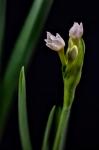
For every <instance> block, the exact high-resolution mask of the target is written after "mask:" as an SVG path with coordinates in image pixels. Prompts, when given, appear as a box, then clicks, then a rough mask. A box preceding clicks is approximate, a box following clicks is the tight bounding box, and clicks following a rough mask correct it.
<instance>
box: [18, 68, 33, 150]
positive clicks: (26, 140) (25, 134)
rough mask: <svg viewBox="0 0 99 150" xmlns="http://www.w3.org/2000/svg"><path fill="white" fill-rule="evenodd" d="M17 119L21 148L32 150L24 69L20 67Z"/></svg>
mask: <svg viewBox="0 0 99 150" xmlns="http://www.w3.org/2000/svg"><path fill="white" fill-rule="evenodd" d="M18 118H19V130H20V137H21V144H22V148H23V150H32V146H31V142H30V136H29V128H28V119H27V108H26V83H25V74H24V67H22V69H21V72H20V77H19V89H18Z"/></svg>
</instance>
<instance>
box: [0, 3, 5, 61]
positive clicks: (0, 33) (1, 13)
mask: <svg viewBox="0 0 99 150" xmlns="http://www.w3.org/2000/svg"><path fill="white" fill-rule="evenodd" d="M5 13H6V0H0V59H1V52H2V44H3V38H4V29H5Z"/></svg>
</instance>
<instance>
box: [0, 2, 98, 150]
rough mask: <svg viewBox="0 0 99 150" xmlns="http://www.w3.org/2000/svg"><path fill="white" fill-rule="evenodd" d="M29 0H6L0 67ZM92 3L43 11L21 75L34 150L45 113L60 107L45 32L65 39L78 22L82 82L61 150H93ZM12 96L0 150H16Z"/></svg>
mask: <svg viewBox="0 0 99 150" xmlns="http://www.w3.org/2000/svg"><path fill="white" fill-rule="evenodd" d="M31 4H32V0H27V1H26V0H8V1H7V13H6V16H7V21H6V32H5V45H4V48H5V51H4V52H3V68H5V67H6V65H7V63H8V60H9V57H10V54H11V49H12V48H13V45H14V42H15V40H16V38H17V36H18V34H19V31H20V30H21V27H22V25H23V23H24V20H25V18H26V15H27V13H28V11H29V8H30V6H31ZM98 9H99V8H98V3H96V2H95V1H90V2H89V3H88V2H87V1H86V2H84V1H79V2H78V1H69V0H67V1H66V0H61V1H60V0H55V1H54V4H53V6H52V9H51V11H50V13H49V16H48V18H47V21H46V23H45V26H44V28H43V30H42V34H41V36H40V38H39V41H38V44H37V47H36V53H35V56H34V57H31V61H30V64H29V67H28V70H27V72H26V81H27V106H28V117H29V126H30V134H31V141H32V144H33V147H34V149H35V150H40V146H41V142H42V138H43V132H44V128H45V125H46V121H47V117H48V114H49V112H50V109H51V108H52V106H53V105H54V104H56V105H61V104H62V96H63V83H62V75H61V63H60V60H59V58H58V55H57V53H55V52H54V51H51V50H50V49H48V48H47V47H46V46H45V43H44V38H46V31H50V32H52V33H53V34H55V33H56V32H58V33H59V34H60V35H61V36H62V37H63V38H64V39H65V41H66V45H67V40H68V31H69V29H70V27H71V26H72V25H73V22H74V21H77V22H79V23H80V22H83V25H84V36H83V37H84V40H85V45H86V54H85V60H84V66H83V72H82V78H81V81H80V84H79V86H78V87H77V90H76V95H75V100H74V103H73V106H72V111H71V117H70V123H69V132H68V138H67V150H70V149H79V150H80V149H88V150H91V149H93V150H96V149H99V92H98V91H99V90H98V88H99V71H98V64H99V47H98V45H99V16H98ZM17 113H18V111H17V98H14V103H13V105H12V108H11V112H10V115H9V119H8V122H7V126H6V130H5V135H4V137H3V141H2V144H1V147H0V149H1V150H3V149H4V150H7V149H13V150H21V144H20V138H19V129H18V114H17Z"/></svg>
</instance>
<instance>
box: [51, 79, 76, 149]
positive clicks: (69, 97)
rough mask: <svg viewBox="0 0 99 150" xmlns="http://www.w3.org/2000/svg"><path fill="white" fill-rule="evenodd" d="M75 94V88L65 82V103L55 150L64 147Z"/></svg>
mask: <svg viewBox="0 0 99 150" xmlns="http://www.w3.org/2000/svg"><path fill="white" fill-rule="evenodd" d="M74 92H75V90H74V88H71V87H70V84H68V82H67V80H64V103H63V109H62V113H61V117H60V122H59V125H58V130H57V133H56V138H55V142H54V146H53V150H61V147H63V142H64V138H65V137H66V133H67V132H66V131H67V128H68V120H69V116H70V110H71V104H72V101H73V98H74Z"/></svg>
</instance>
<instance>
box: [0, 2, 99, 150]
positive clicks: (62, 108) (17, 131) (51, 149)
mask: <svg viewBox="0 0 99 150" xmlns="http://www.w3.org/2000/svg"><path fill="white" fill-rule="evenodd" d="M21 3H22V4H21ZM65 3H66V2H65V0H63V3H60V2H59V1H57V2H56V1H54V0H34V1H32V0H31V1H30V2H29V1H28V2H26V1H25V0H22V1H20V2H19V1H18V2H17V1H15V2H13V1H12V2H10V1H9V2H8V1H7V0H0V149H1V150H3V149H5V150H6V149H22V150H32V149H34V150H36V149H37V150H39V149H41V150H64V149H66V150H68V149H75V148H76V149H77V148H78V149H81V148H83V149H85V148H87V149H90V148H91V147H93V149H96V147H99V146H98V144H97V143H98V142H96V141H97V140H92V141H93V144H92V143H90V139H89V141H87V142H86V139H87V137H96V136H95V133H94V134H93V132H95V128H96V124H97V122H96V120H97V117H96V118H95V117H94V119H93V118H91V120H90V119H89V118H90V117H89V116H90V115H88V113H89V112H90V114H91V113H92V108H91V103H92V107H93V105H94V106H96V107H98V105H97V103H96V101H94V102H93V97H94V95H95V96H96V94H95V92H96V89H94V90H92V96H91V95H90V98H88V93H90V89H91V83H94V78H93V77H92V78H91V76H89V75H88V74H87V73H88V72H87V73H86V70H88V66H87V65H86V64H87V63H86V62H87V61H88V64H90V63H89V59H90V56H89V55H88V53H89V52H88V51H87V49H88V47H87V46H88V41H87V40H89V37H88V36H86V32H88V33H89V31H90V28H91V27H90V25H89V26H88V29H89V30H87V27H86V22H87V21H86V19H85V18H84V17H82V16H81V15H80V14H78V11H79V10H77V14H76V8H75V7H73V9H72V8H71V9H69V8H67V10H66V9H65V5H64V4H65ZM68 4H69V2H68ZM75 5H76V2H75ZM71 7H72V6H71ZM76 7H77V5H76ZM15 8H16V9H15ZM77 8H79V7H77ZM18 9H19V10H18ZM74 10H75V11H74ZM70 11H71V13H70ZM72 12H74V16H75V17H74V16H73V15H72ZM14 13H15V14H16V15H15V14H14ZM77 15H79V17H77ZM66 17H67V20H66ZM14 21H15V22H14ZM50 31H51V32H50ZM91 31H93V30H92V29H91ZM52 33H53V34H52ZM54 33H55V34H56V35H54ZM93 33H96V32H91V33H90V38H91V34H92V35H93ZM83 37H84V38H83ZM86 43H87V44H86ZM89 43H90V40H89ZM92 45H93V43H92V42H91V45H90V46H91V47H92ZM90 46H89V48H90ZM86 53H87V54H86ZM90 54H91V53H90ZM87 55H88V57H87ZM93 60H94V56H93V58H92V59H91V61H90V62H91V63H92V64H93ZM89 66H90V65H89ZM89 68H90V67H89ZM89 74H90V73H89ZM96 79H97V82H98V78H95V80H96ZM87 81H89V82H88V85H89V87H90V88H88V89H87ZM85 87H86V88H85ZM94 87H95V86H94ZM95 88H96V87H95ZM86 89H87V90H86ZM84 90H85V91H84ZM86 91H87V92H86ZM94 91H95V92H94ZM84 92H85V93H84ZM91 98H92V100H91ZM78 99H79V100H78ZM82 99H84V100H82ZM88 99H89V100H90V104H89V101H88ZM87 104H88V105H87ZM95 104H96V105H95ZM89 105H90V107H88V106H89ZM94 109H95V107H94ZM95 110H96V109H95ZM97 110H98V109H97ZM97 114H98V113H95V112H94V114H93V115H94V116H97ZM86 116H88V117H87V118H86ZM92 117H93V116H92ZM80 119H81V120H80ZM88 119H89V120H88ZM92 119H93V120H92ZM95 119H96V120H95ZM86 120H87V121H88V122H91V121H92V124H91V126H89V124H88V122H87V121H86ZM85 124H86V126H85ZM87 126H88V128H87ZM92 128H93V130H92ZM86 131H88V132H89V133H91V132H92V135H91V134H88V133H87V132H86ZM90 131H91V132H90ZM96 132H97V130H96ZM83 133H84V135H83ZM93 135H94V136H93ZM85 137H86V138H85ZM76 139H79V140H78V142H77V140H76ZM95 139H97V137H96V138H95ZM84 140H85V142H84ZM16 145H17V146H16Z"/></svg>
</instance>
